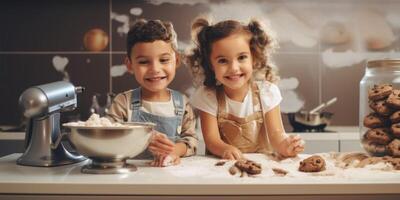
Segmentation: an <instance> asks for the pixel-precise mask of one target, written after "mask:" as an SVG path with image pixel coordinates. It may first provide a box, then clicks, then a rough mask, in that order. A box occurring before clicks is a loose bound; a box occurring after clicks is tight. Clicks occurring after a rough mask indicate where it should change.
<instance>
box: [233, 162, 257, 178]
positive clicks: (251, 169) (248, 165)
mask: <svg viewBox="0 0 400 200" xmlns="http://www.w3.org/2000/svg"><path fill="white" fill-rule="evenodd" d="M235 166H236V167H237V168H239V169H240V170H241V171H245V172H246V173H247V174H251V175H254V174H260V173H261V171H262V168H261V165H260V164H259V163H256V162H254V161H251V160H238V161H236V163H235Z"/></svg>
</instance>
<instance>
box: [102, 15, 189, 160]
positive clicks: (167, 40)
mask: <svg viewBox="0 0 400 200" xmlns="http://www.w3.org/2000/svg"><path fill="white" fill-rule="evenodd" d="M125 64H126V66H127V68H128V71H129V72H131V73H133V74H134V76H135V79H136V81H137V82H138V83H139V85H140V87H139V88H136V89H134V90H129V91H126V92H123V93H121V94H118V95H117V96H116V97H115V99H114V100H113V103H112V105H111V107H110V109H109V111H108V113H107V116H108V118H110V119H112V120H113V121H119V122H120V121H136V122H153V123H155V124H157V126H156V128H155V129H156V130H157V131H156V134H155V135H154V137H153V138H152V141H151V142H150V144H149V147H148V150H149V151H145V152H144V153H142V154H141V155H139V156H138V158H151V157H154V161H153V162H152V165H154V166H165V164H166V163H165V161H167V160H169V161H171V163H169V164H178V163H179V162H180V157H181V156H190V155H194V154H195V153H196V147H197V137H196V133H195V120H194V115H193V110H192V108H191V107H190V105H189V104H188V99H187V98H186V96H184V95H182V94H181V93H180V92H178V91H175V90H171V89H168V85H169V84H170V83H171V82H172V80H173V79H174V77H175V71H176V68H177V67H178V66H179V64H180V60H179V54H178V51H177V39H176V33H175V31H174V29H173V27H172V24H171V23H169V22H162V21H160V20H149V21H146V20H138V21H136V22H135V23H134V25H133V26H132V27H131V29H130V30H129V32H128V37H127V57H126V59H125ZM150 153H151V154H150ZM152 155H153V156H152Z"/></svg>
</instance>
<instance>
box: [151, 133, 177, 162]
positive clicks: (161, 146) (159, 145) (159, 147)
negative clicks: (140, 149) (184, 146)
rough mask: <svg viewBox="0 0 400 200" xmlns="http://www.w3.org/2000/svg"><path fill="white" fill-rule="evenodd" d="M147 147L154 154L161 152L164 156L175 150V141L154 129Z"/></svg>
mask: <svg viewBox="0 0 400 200" xmlns="http://www.w3.org/2000/svg"><path fill="white" fill-rule="evenodd" d="M148 149H149V151H150V152H151V153H152V154H153V155H154V156H155V155H159V154H161V155H164V157H165V156H167V155H169V154H171V153H172V152H174V151H175V143H173V142H172V141H171V140H169V139H168V137H167V136H166V135H165V134H162V133H160V132H157V131H154V134H153V136H152V139H151V142H150V144H149V147H148Z"/></svg>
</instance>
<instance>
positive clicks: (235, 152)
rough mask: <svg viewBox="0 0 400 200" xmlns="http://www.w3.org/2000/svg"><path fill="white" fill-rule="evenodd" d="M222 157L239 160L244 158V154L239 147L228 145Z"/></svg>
mask: <svg viewBox="0 0 400 200" xmlns="http://www.w3.org/2000/svg"><path fill="white" fill-rule="evenodd" d="M221 157H222V159H228V160H239V159H241V158H243V155H242V152H241V151H240V150H239V149H238V148H236V147H234V146H232V145H228V147H227V148H225V149H224V152H223V153H222V156H221Z"/></svg>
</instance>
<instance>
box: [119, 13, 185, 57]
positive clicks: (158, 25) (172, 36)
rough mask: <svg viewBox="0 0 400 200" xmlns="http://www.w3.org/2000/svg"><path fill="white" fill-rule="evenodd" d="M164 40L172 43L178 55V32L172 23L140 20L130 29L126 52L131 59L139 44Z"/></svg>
mask: <svg viewBox="0 0 400 200" xmlns="http://www.w3.org/2000/svg"><path fill="white" fill-rule="evenodd" d="M156 40H162V41H165V42H168V43H171V45H172V49H173V50H174V51H175V52H176V53H178V50H177V49H178V42H177V36H176V32H175V30H174V28H173V25H172V23H171V22H167V21H161V20H145V19H139V20H137V21H135V22H134V23H133V25H132V26H131V28H130V29H129V32H128V36H127V39H126V52H127V54H128V57H129V58H130V56H131V53H132V48H133V46H135V44H136V43H139V42H154V41H156Z"/></svg>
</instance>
